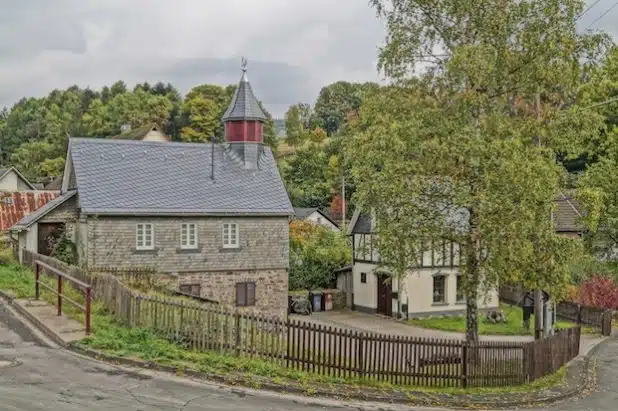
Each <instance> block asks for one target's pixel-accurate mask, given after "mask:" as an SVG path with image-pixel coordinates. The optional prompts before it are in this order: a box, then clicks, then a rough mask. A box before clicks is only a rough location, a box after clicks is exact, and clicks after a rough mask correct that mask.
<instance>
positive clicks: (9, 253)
mask: <svg viewBox="0 0 618 411" xmlns="http://www.w3.org/2000/svg"><path fill="white" fill-rule="evenodd" d="M13 264H17V259H16V258H15V254H13V250H11V249H10V248H2V249H0V265H13Z"/></svg>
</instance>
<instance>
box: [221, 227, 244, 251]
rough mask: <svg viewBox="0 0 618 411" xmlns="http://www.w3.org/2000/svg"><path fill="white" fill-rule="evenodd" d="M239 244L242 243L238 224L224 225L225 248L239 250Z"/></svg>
mask: <svg viewBox="0 0 618 411" xmlns="http://www.w3.org/2000/svg"><path fill="white" fill-rule="evenodd" d="M239 244H240V241H239V240H238V224H236V223H225V224H223V248H238V246H239Z"/></svg>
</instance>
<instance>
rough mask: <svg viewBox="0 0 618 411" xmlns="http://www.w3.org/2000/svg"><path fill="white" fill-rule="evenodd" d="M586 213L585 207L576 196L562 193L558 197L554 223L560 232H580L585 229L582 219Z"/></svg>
mask: <svg viewBox="0 0 618 411" xmlns="http://www.w3.org/2000/svg"><path fill="white" fill-rule="evenodd" d="M583 215H584V211H583V207H582V206H581V204H580V203H579V201H577V200H576V199H575V198H573V197H572V196H571V195H568V194H560V195H559V196H558V197H557V198H556V209H555V210H554V223H555V224H556V231H557V232H559V233H578V232H582V231H584V230H585V227H584V225H583V224H582V223H581V221H580V219H581V217H582V216H583Z"/></svg>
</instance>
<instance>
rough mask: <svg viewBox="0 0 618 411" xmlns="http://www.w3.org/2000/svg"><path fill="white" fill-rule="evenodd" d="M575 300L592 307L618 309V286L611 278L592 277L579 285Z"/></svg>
mask: <svg viewBox="0 0 618 411" xmlns="http://www.w3.org/2000/svg"><path fill="white" fill-rule="evenodd" d="M575 301H576V302H577V303H579V304H582V305H587V306H590V307H599V308H612V309H618V286H616V284H615V283H614V281H612V280H611V279H609V278H606V277H599V276H596V277H592V278H591V279H590V280H588V281H586V282H585V283H583V284H582V285H580V286H579V289H578V290H577V297H576V299H575Z"/></svg>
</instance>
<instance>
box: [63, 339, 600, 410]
mask: <svg viewBox="0 0 618 411" xmlns="http://www.w3.org/2000/svg"><path fill="white" fill-rule="evenodd" d="M605 341H607V339H604V340H601V341H600V342H599V343H598V344H597V345H595V346H594V347H593V348H592V349H591V350H590V352H589V353H588V354H587V355H586V356H584V357H583V359H582V362H583V364H582V366H581V370H579V372H580V373H581V377H580V378H579V383H578V384H577V385H576V386H574V387H573V388H571V389H568V390H567V391H565V392H562V393H556V394H555V395H548V396H546V397H539V398H536V399H531V398H525V399H523V398H522V399H519V400H518V399H509V400H502V401H500V400H494V401H482V402H478V401H477V402H471V398H470V397H468V396H466V395H465V394H461V395H457V394H453V395H449V396H443V395H440V394H439V393H426V392H420V391H419V392H418V393H414V392H410V393H407V395H405V396H404V395H401V394H402V393H398V394H400V395H397V396H393V395H388V394H386V395H379V394H376V393H370V392H369V391H370V390H363V391H356V392H350V393H346V394H345V395H341V394H340V393H341V391H342V390H339V395H337V390H335V391H328V390H324V389H322V388H321V387H319V386H317V385H313V386H312V387H311V388H310V389H307V388H301V387H295V386H293V385H291V384H287V385H286V384H276V383H273V382H270V381H268V380H267V379H259V381H247V379H246V378H244V379H243V378H241V377H238V376H236V378H234V376H230V375H219V374H212V373H205V372H201V371H195V370H188V369H184V368H179V367H174V366H169V365H163V364H158V363H155V362H152V361H143V360H136V359H132V358H125V357H119V356H115V355H110V354H106V353H104V352H101V351H97V350H93V349H90V348H86V347H83V346H80V345H78V344H69V345H68V346H67V348H68V349H69V350H71V351H73V352H75V353H77V354H80V355H84V356H87V357H90V358H93V359H96V360H100V361H101V360H102V361H105V362H108V363H112V364H119V365H125V366H129V367H137V368H142V369H146V370H151V371H161V372H165V373H170V374H174V375H176V376H178V375H183V376H187V377H191V378H195V379H198V380H203V381H210V382H216V383H222V384H226V385H240V386H245V387H248V388H255V385H258V386H259V389H260V390H266V391H270V392H275V393H280V394H291V395H298V396H301V397H305V398H308V397H310V398H311V399H312V400H313V401H314V402H315V403H316V404H319V399H320V398H323V399H330V400H332V399H335V400H346V401H349V400H357V401H362V402H366V403H381V404H383V405H384V406H386V405H395V404H397V405H404V406H421V407H443V408H456V409H505V408H517V407H531V406H544V405H549V404H553V403H556V402H560V401H564V400H567V399H569V398H573V397H575V396H577V395H579V394H581V393H582V392H583V391H584V390H585V389H587V388H590V387H591V386H592V385H593V384H594V380H595V379H594V377H593V373H592V369H593V365H594V364H595V361H594V358H593V357H594V355H595V354H596V352H597V351H598V348H599V347H600V346H601V344H603V343H604V342H605ZM554 389H555V388H554ZM501 395H503V396H504V395H505V394H501ZM506 395H511V396H517V394H516V393H513V394H506ZM520 398H521V396H520ZM384 406H381V407H380V408H381V409H382V410H386V409H388V408H385V407H384ZM355 408H357V407H355ZM372 409H373V408H372Z"/></svg>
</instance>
